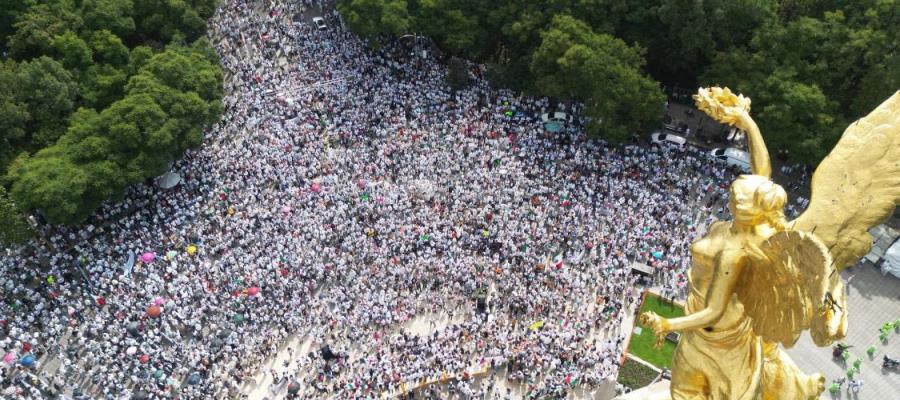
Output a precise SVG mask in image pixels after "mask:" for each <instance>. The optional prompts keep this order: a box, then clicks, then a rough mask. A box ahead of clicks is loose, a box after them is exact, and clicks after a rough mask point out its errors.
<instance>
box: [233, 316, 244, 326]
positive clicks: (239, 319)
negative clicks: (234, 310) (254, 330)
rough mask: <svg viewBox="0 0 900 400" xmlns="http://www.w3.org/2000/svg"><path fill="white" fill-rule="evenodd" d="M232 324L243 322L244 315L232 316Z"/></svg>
mask: <svg viewBox="0 0 900 400" xmlns="http://www.w3.org/2000/svg"><path fill="white" fill-rule="evenodd" d="M234 322H236V323H238V324H239V323H241V322H244V314H234Z"/></svg>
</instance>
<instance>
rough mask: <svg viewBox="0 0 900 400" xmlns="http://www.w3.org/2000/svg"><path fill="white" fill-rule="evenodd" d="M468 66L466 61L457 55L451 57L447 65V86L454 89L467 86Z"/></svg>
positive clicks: (468, 77) (468, 79)
mask: <svg viewBox="0 0 900 400" xmlns="http://www.w3.org/2000/svg"><path fill="white" fill-rule="evenodd" d="M470 80H471V77H470V76H469V66H468V65H466V62H465V61H464V60H462V59H460V58H458V57H453V58H451V59H450V62H449V63H448V66H447V86H450V88H451V89H453V90H454V91H456V90H460V89H464V88H465V87H466V86H469V81H470Z"/></svg>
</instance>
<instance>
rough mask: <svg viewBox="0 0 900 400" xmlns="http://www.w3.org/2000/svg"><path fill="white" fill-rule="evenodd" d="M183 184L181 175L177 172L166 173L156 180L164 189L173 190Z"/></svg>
mask: <svg viewBox="0 0 900 400" xmlns="http://www.w3.org/2000/svg"><path fill="white" fill-rule="evenodd" d="M179 182H181V175H178V173H176V172H172V171H169V172H166V173H165V174H162V175H161V176H160V177H158V178H156V184H157V185H158V186H159V187H160V188H163V189H171V188H173V187H175V186H178V183H179Z"/></svg>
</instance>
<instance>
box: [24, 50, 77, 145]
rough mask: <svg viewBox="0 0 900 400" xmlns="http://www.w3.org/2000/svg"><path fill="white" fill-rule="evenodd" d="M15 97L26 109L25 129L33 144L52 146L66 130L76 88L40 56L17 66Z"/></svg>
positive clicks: (63, 71) (69, 76) (53, 63)
mask: <svg viewBox="0 0 900 400" xmlns="http://www.w3.org/2000/svg"><path fill="white" fill-rule="evenodd" d="M17 77H18V96H19V99H20V101H21V102H22V103H23V104H25V105H26V106H27V108H28V110H29V113H30V116H31V118H30V119H29V122H28V125H27V130H28V132H31V142H32V143H33V144H35V145H40V146H46V145H49V144H52V143H53V142H55V141H56V139H57V138H59V137H60V136H61V135H62V134H63V132H65V130H66V121H67V119H68V117H69V114H70V113H71V112H72V110H73V109H74V107H75V97H76V95H77V90H78V89H77V88H78V85H77V84H76V83H75V82H74V79H73V77H72V74H70V73H69V72H68V71H66V69H65V68H63V66H62V65H61V64H60V63H59V62H57V61H56V60H54V59H52V58H50V57H46V56H42V57H39V58H36V59H34V60H31V61H26V62H23V63H21V64H19V68H18V73H17Z"/></svg>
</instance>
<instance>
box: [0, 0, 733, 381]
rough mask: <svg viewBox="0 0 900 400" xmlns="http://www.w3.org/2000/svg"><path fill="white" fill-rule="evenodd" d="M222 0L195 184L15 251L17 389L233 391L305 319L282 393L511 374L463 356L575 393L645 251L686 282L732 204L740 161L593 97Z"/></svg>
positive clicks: (12, 360) (7, 367) (8, 347)
mask: <svg viewBox="0 0 900 400" xmlns="http://www.w3.org/2000/svg"><path fill="white" fill-rule="evenodd" d="M222 3H223V4H222V5H221V6H220V9H219V10H218V12H217V13H216V15H215V16H214V17H213V19H212V20H211V21H210V23H209V36H210V40H211V41H212V42H213V44H214V45H215V46H216V48H217V50H218V51H219V53H220V55H221V60H222V65H223V68H224V69H225V71H226V79H225V83H224V84H225V93H226V95H225V99H224V102H225V104H226V111H225V114H224V116H223V118H222V120H221V121H220V122H219V123H217V124H216V125H215V126H212V127H210V129H209V130H208V131H207V132H206V140H205V142H204V145H203V146H202V147H200V148H198V149H196V150H192V151H189V152H188V153H187V154H186V155H185V156H184V158H183V159H182V160H181V161H179V162H177V163H176V164H175V165H174V166H173V171H175V172H177V173H178V174H179V175H180V176H181V178H182V179H181V182H180V183H179V184H178V185H177V186H176V187H174V188H172V189H169V190H164V189H161V188H160V187H158V186H157V185H151V184H147V185H138V186H135V187H133V188H130V189H129V191H128V193H127V195H126V197H125V200H123V201H121V202H116V203H110V204H106V205H104V206H103V208H102V209H101V210H99V211H98V212H97V213H96V215H95V216H93V217H91V219H90V220H89V221H88V222H87V223H85V224H83V225H80V226H72V227H44V228H41V229H42V231H41V233H40V235H39V238H37V239H35V240H34V241H32V242H31V243H29V244H28V245H25V246H21V247H17V248H13V249H10V250H8V251H7V254H6V255H4V256H3V257H2V258H0V287H2V290H0V299H2V302H0V354H2V355H4V360H3V362H2V363H0V367H2V377H0V378H2V380H0V383H2V387H0V391H2V396H4V397H3V398H11V399H19V398H34V399H37V398H43V397H42V396H47V395H46V393H53V392H56V393H66V394H67V395H68V396H71V397H74V398H91V399H100V398H104V399H118V398H152V399H157V398H159V399H161V398H175V396H177V398H181V399H219V398H235V397H239V396H241V394H242V393H245V392H246V391H247V389H246V388H247V387H248V386H252V384H253V382H252V381H253V380H254V379H256V378H255V377H257V376H258V375H259V374H260V373H261V372H264V371H266V370H267V369H268V368H269V366H268V364H267V360H270V359H271V358H272V357H273V356H274V355H275V354H276V353H277V352H279V351H282V350H283V349H282V343H283V342H284V341H285V340H286V339H287V338H288V337H290V336H291V335H297V336H299V337H307V338H313V341H314V343H315V345H314V346H313V347H312V348H313V349H314V351H311V352H309V353H308V354H300V352H297V353H296V354H294V356H295V357H294V360H295V361H293V362H292V363H291V367H290V372H286V373H285V372H279V373H278V374H279V375H280V376H279V382H282V383H284V385H282V386H278V387H273V388H272V390H271V392H278V391H281V392H278V393H287V392H291V393H298V392H301V393H303V396H302V397H303V398H336V399H366V398H381V395H382V394H386V393H390V394H395V395H396V394H400V393H403V392H407V391H409V392H412V389H413V388H418V390H417V392H419V393H431V395H432V396H434V397H431V398H440V396H445V395H446V396H450V394H443V393H452V396H456V397H455V398H479V399H480V398H512V397H510V396H512V394H510V393H509V392H503V391H500V390H492V388H486V387H483V386H482V387H479V386H478V385H475V384H471V381H470V380H469V378H471V377H474V376H477V375H479V374H493V375H500V376H501V378H497V379H505V380H507V381H508V382H509V386H516V387H520V388H522V389H521V393H520V395H521V396H530V398H564V397H565V396H566V395H567V393H570V392H571V391H573V390H574V389H575V388H592V387H597V386H599V385H602V384H604V382H606V383H608V382H610V381H614V380H615V377H616V375H617V369H618V366H619V365H620V362H621V359H622V355H623V352H624V350H625V349H624V348H623V346H624V338H625V337H626V335H627V333H628V332H627V331H628V330H629V329H630V327H628V326H626V327H624V329H622V328H623V326H622V325H623V321H624V319H625V318H630V316H631V315H633V313H634V312H635V305H636V303H637V302H638V301H639V299H640V296H641V294H642V291H643V289H641V288H640V286H638V285H637V284H638V283H639V282H638V281H639V280H640V279H642V278H641V275H640V274H635V273H633V272H634V271H633V270H632V268H631V266H632V264H633V263H639V264H642V265H647V266H650V267H651V268H652V270H653V271H654V272H653V274H652V276H650V277H648V278H647V279H648V281H647V282H644V283H645V284H646V285H645V286H652V285H655V286H658V287H659V288H660V290H661V291H662V292H663V293H670V294H671V295H672V296H676V295H679V294H681V293H683V290H684V285H685V283H686V278H685V276H684V270H685V268H686V267H687V266H688V261H689V256H688V245H689V243H690V241H691V240H692V239H693V238H694V237H695V236H696V235H697V234H698V232H697V230H698V229H700V228H701V227H703V226H706V225H708V223H709V222H710V220H711V219H712V218H714V215H719V214H721V213H722V212H725V210H724V208H723V204H725V202H726V201H727V186H726V185H727V184H728V182H730V181H731V180H732V179H733V175H732V173H731V172H730V171H729V170H728V169H727V168H726V167H724V166H722V165H717V164H715V163H714V161H712V160H711V159H710V158H709V157H707V156H706V154H705V152H702V151H698V150H694V149H692V148H690V147H687V148H685V149H669V148H655V147H650V146H646V145H640V144H638V143H637V142H635V143H633V144H628V145H621V146H610V145H607V144H606V143H604V142H603V141H601V140H598V139H590V138H587V137H585V136H584V134H583V129H582V126H583V124H584V121H583V119H582V118H581V117H580V115H579V113H578V111H579V107H580V106H579V105H578V104H574V105H573V104H569V105H560V104H554V103H553V102H551V101H550V100H548V99H543V98H531V97H527V96H522V95H518V94H516V93H513V92H510V91H507V90H497V89H494V88H492V87H490V85H489V84H488V82H487V81H486V80H485V78H484V74H485V69H484V67H483V66H480V65H475V64H470V65H469V69H470V75H471V78H472V82H471V84H470V86H469V87H467V88H464V89H461V90H457V91H453V90H451V89H450V88H449V87H448V86H447V84H446V79H445V76H446V73H447V71H446V66H445V64H444V63H443V62H442V60H441V56H440V55H439V54H438V53H436V52H430V53H427V56H426V57H423V55H422V52H414V53H412V54H411V51H410V50H411V48H412V46H422V44H421V43H411V42H410V41H395V40H387V39H384V40H382V41H381V42H380V45H379V46H367V45H366V43H365V42H364V41H362V40H360V39H359V38H358V37H356V36H354V35H353V34H352V33H350V32H348V31H347V30H344V29H342V28H341V26H342V21H340V19H339V17H338V16H337V14H335V13H332V12H328V11H326V13H325V14H326V15H325V16H326V21H327V24H328V28H326V29H316V28H315V27H314V26H313V25H312V24H310V23H308V22H304V21H302V20H300V19H299V18H295V16H296V15H300V14H301V13H302V11H303V10H301V7H302V6H303V3H300V2H262V3H260V2H251V1H241V0H226V1H223V2H222ZM303 8H308V9H310V10H317V9H318V7H315V6H313V5H310V7H303ZM661 106H662V105H661ZM560 110H563V111H565V112H566V113H568V114H570V115H573V116H574V119H573V120H572V121H571V122H569V123H567V124H566V126H565V128H564V129H563V131H562V132H559V133H550V132H548V131H546V130H545V129H544V125H543V124H542V121H541V119H540V115H542V114H544V113H547V112H552V111H560ZM720 216H721V215H720ZM417 319H424V320H425V321H429V320H437V319H443V320H446V321H448V322H446V323H444V324H441V325H440V326H438V325H436V324H434V323H433V322H431V326H430V329H429V330H428V332H426V333H424V334H416V333H412V332H410V331H408V330H405V329H404V328H403V327H404V326H408V325H409V324H411V323H412V322H413V321H414V320H417ZM288 350H289V351H291V352H292V354H293V353H294V349H288ZM484 381H485V382H487V380H484ZM448 382H449V383H451V385H450V386H452V391H450V392H447V390H449V389H447V386H446V385H442V383H448ZM42 393H43V394H42ZM272 395H273V396H274V395H275V394H274V393H273V394H272ZM503 396H505V397H503ZM48 397H49V396H48ZM273 398H274V397H273Z"/></svg>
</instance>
